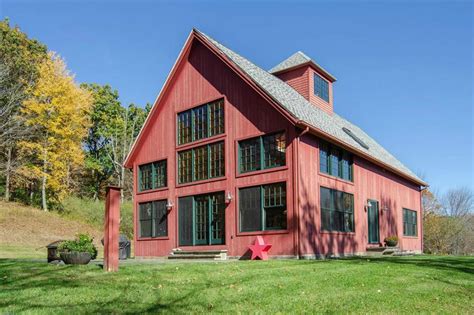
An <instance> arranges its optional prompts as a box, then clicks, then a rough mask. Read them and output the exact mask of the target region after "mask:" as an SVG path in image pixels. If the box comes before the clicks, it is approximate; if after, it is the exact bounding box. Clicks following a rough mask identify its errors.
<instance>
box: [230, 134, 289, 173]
mask: <svg viewBox="0 0 474 315" xmlns="http://www.w3.org/2000/svg"><path fill="white" fill-rule="evenodd" d="M285 164H286V136H285V133H284V132H279V133H275V134H270V135H264V136H260V137H256V138H252V139H248V140H242V141H239V170H240V173H245V172H251V171H257V170H262V169H268V168H273V167H278V166H284V165H285Z"/></svg>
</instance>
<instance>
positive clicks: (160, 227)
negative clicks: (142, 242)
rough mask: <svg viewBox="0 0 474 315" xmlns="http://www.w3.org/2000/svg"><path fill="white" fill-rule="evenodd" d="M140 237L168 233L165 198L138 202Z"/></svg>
mask: <svg viewBox="0 0 474 315" xmlns="http://www.w3.org/2000/svg"><path fill="white" fill-rule="evenodd" d="M138 208H139V213H138V214H139V217H138V219H139V225H140V226H139V229H140V237H163V236H167V235H168V219H167V217H168V211H167V210H166V200H161V201H150V202H144V203H140V204H139V205H138Z"/></svg>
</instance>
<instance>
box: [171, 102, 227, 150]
mask: <svg viewBox="0 0 474 315" xmlns="http://www.w3.org/2000/svg"><path fill="white" fill-rule="evenodd" d="M224 120H225V118H224V99H219V100H217V101H213V102H210V103H208V104H205V105H201V106H198V107H195V108H192V109H189V110H187V111H184V112H181V113H178V117H177V129H178V132H177V135H178V136H177V138H178V139H177V140H178V145H181V144H186V143H190V142H193V141H197V140H202V139H206V138H209V137H213V136H216V135H219V134H223V133H224Z"/></svg>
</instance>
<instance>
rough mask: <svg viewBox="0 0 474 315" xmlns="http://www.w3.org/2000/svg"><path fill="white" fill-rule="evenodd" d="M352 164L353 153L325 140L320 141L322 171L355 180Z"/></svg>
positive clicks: (320, 165) (320, 166)
mask: <svg viewBox="0 0 474 315" xmlns="http://www.w3.org/2000/svg"><path fill="white" fill-rule="evenodd" d="M352 164H353V163H352V154H350V153H349V152H347V151H345V150H343V149H341V148H339V147H337V146H335V145H332V144H329V143H327V142H325V141H322V140H320V141H319V169H320V171H321V172H322V173H326V174H329V175H332V176H336V177H339V178H342V179H345V180H349V181H353V180H354V179H353V167H352Z"/></svg>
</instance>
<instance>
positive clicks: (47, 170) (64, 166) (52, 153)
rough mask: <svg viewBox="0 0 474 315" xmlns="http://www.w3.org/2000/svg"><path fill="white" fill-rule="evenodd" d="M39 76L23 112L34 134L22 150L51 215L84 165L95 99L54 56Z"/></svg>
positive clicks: (27, 170)
mask: <svg viewBox="0 0 474 315" xmlns="http://www.w3.org/2000/svg"><path fill="white" fill-rule="evenodd" d="M38 73H39V78H38V81H37V83H36V85H35V86H34V87H33V88H32V90H31V94H30V95H31V97H30V98H29V99H27V100H26V101H25V102H24V103H23V108H22V110H21V112H22V116H23V117H24V119H25V122H26V124H27V125H29V126H31V127H32V128H33V129H34V132H33V136H32V137H31V138H29V139H27V140H25V141H22V142H21V144H20V147H21V148H22V152H23V154H25V155H27V156H28V159H29V160H30V163H28V164H27V165H26V166H25V168H24V172H25V173H26V174H27V176H28V177H30V178H31V179H36V180H37V181H39V185H40V187H41V200H42V208H43V210H46V211H47V210H48V203H49V201H50V200H54V201H56V202H60V201H61V200H62V199H63V198H64V196H65V195H66V194H67V193H68V189H69V188H70V184H69V181H70V176H71V173H72V172H73V171H74V169H76V168H78V167H79V166H81V165H83V159H84V153H83V150H82V140H83V139H84V137H85V136H86V135H87V130H88V127H89V113H90V109H91V106H92V97H91V95H90V92H88V91H87V90H85V89H82V88H81V87H79V85H77V84H76V83H75V82H74V77H73V76H72V75H71V74H70V73H69V72H68V70H67V69H66V65H65V63H64V61H63V60H62V59H61V58H60V57H59V56H58V55H56V54H54V53H50V54H49V58H47V59H46V60H45V61H44V62H42V63H41V64H40V65H39V68H38Z"/></svg>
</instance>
